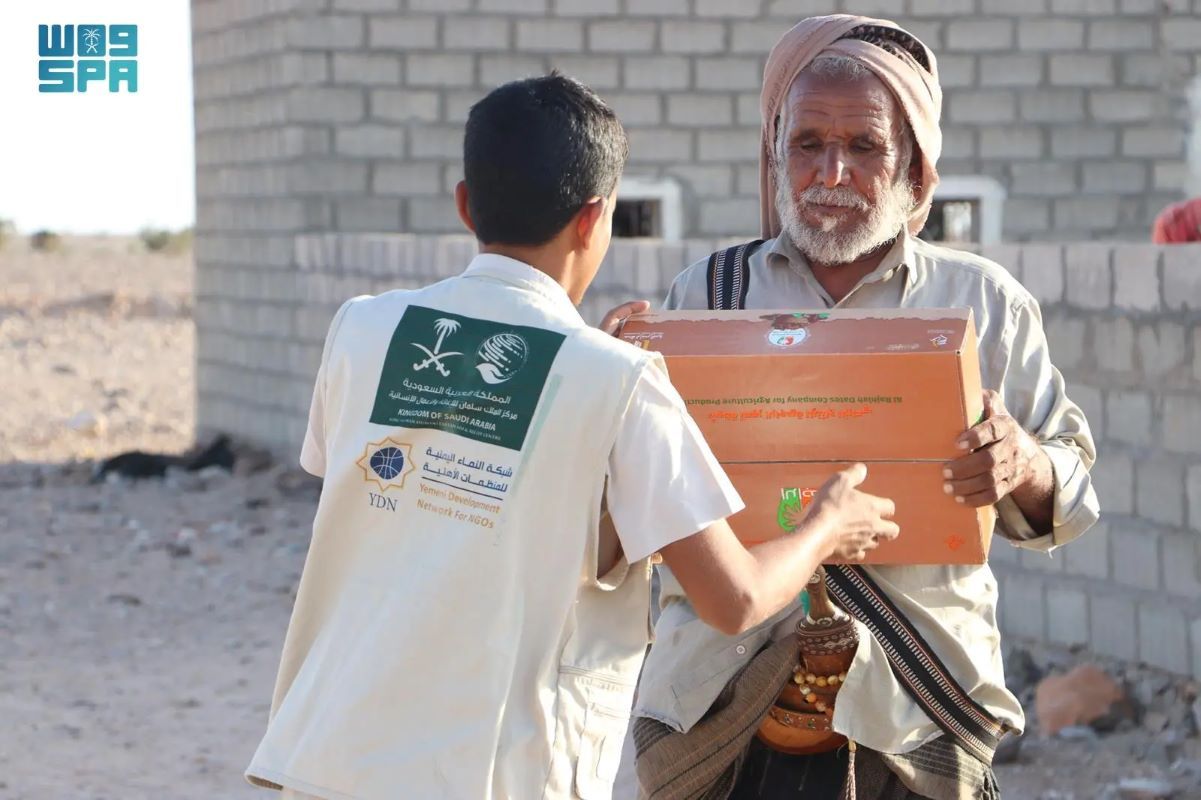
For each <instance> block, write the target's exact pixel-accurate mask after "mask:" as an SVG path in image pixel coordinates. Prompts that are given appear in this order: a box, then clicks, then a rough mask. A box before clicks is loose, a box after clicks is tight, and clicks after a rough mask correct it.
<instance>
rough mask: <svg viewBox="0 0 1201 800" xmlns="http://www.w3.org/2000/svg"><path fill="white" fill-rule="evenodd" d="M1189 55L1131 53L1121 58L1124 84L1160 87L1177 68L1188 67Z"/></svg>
mask: <svg viewBox="0 0 1201 800" xmlns="http://www.w3.org/2000/svg"><path fill="white" fill-rule="evenodd" d="M1187 61H1188V59H1187V57H1182V56H1172V55H1171V54H1165V55H1162V56H1161V55H1159V54H1149V53H1131V54H1129V55H1123V56H1121V57H1120V58H1119V65H1120V66H1119V72H1120V73H1121V79H1122V85H1123V86H1140V87H1144V88H1148V89H1158V88H1159V87H1160V86H1162V85H1163V83H1164V82H1165V81H1166V80H1168V79H1169V78H1170V76H1171V75H1173V74H1180V73H1178V72H1177V70H1179V69H1181V68H1182V67H1183V68H1184V69H1187V68H1188V67H1187V65H1186V62H1187Z"/></svg>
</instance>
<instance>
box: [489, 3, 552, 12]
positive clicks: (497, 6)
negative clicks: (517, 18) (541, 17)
mask: <svg viewBox="0 0 1201 800" xmlns="http://www.w3.org/2000/svg"><path fill="white" fill-rule="evenodd" d="M480 11H487V12H492V11H495V12H499V13H503V14H545V13H546V11H547V0H480Z"/></svg>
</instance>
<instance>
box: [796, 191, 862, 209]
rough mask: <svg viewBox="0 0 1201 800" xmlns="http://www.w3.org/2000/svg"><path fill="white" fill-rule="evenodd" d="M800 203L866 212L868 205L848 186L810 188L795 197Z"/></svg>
mask: <svg viewBox="0 0 1201 800" xmlns="http://www.w3.org/2000/svg"><path fill="white" fill-rule="evenodd" d="M797 200H799V201H800V202H801V203H804V204H808V205H820V206H838V207H841V208H854V209H858V210H859V211H867V209H868V203H867V200H866V199H864V197H863V195H861V194H859V193H858V192H856V191H855V190H854V189H852V188H851V187H849V186H836V187H834V188H833V189H831V188H829V187H826V186H810V187H809V188H808V189H806V190H805V191H803V192H801V193H800V195H799V196H798V197H797Z"/></svg>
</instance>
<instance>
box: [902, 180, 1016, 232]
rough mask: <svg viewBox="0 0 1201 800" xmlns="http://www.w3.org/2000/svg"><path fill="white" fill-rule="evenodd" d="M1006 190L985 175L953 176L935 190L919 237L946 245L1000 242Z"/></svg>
mask: <svg viewBox="0 0 1201 800" xmlns="http://www.w3.org/2000/svg"><path fill="white" fill-rule="evenodd" d="M1004 209H1005V188H1004V187H1003V186H1001V184H1000V183H999V182H998V181H997V180H995V179H994V178H989V177H986V176H984V175H952V176H950V177H946V178H943V179H942V180H941V181H940V182H939V184H938V188H937V189H935V191H934V202H933V203H932V204H931V205H930V218H929V219H928V220H926V227H925V228H923V229H922V232H921V233H920V234H919V236H920V237H921V238H923V239H925V240H926V241H928V242H942V243H945V244H995V243H997V242H999V241H1001V223H1002V215H1003V213H1004Z"/></svg>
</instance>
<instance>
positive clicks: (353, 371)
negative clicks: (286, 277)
mask: <svg viewBox="0 0 1201 800" xmlns="http://www.w3.org/2000/svg"><path fill="white" fill-rule="evenodd" d="M340 317H341V319H340V320H338V321H336V322H335V325H334V326H332V327H331V337H332V338H331V340H330V341H328V342H327V346H326V358H325V359H324V361H323V366H322V370H323V375H324V387H325V390H324V411H323V413H324V417H323V420H322V421H323V426H324V432H325V460H326V468H325V476H324V478H325V482H324V485H323V488H322V493H321V500H320V503H319V505H318V508H317V515H316V519H315V520H314V523H313V539H312V544H311V546H310V549H309V556H308V560H307V562H306V564H305V570H304V574H303V577H302V578H301V582H300V588H299V593H298V595H297V599H296V606H295V609H294V612H293V616H292V621H291V624H290V626H289V629H288V634H287V639H286V642H285V645H284V653H283V658H282V663H281V665H280V671H279V676H278V679H277V684H276V691H275V697H274V701H273V703H272V714H271V722H270V725H269V727H268V730H267V733H266V735H265V737H264V739H263V741H262V743H261V744H260V746H259V748H258V751H257V752H256V753H255V756H254V759H253V762H252V764H251V766H250V767H249V768H248V770H247V777H248V778H249V779H251V781H252V782H255V783H261V784H267V785H270V784H279V785H285V786H289V787H291V788H294V789H298V790H300V791H304V792H308V793H311V794H315V795H318V796H321V797H328V798H362V799H363V800H394V798H422V799H423V800H425V799H426V798H464V800H485V799H486V798H495V799H497V800H500V798H512V799H513V800H527V799H528V798H539V797H542V798H574V797H580V798H583V799H584V800H595V799H596V798H606V799H607V798H609V797H610V794H611V791H612V782H613V778H614V776H615V774H616V772H617V766H618V761H619V756H620V751H621V746H622V740H623V737H624V733H625V729H626V726H627V723H628V719H629V709H630V706H631V703H632V698H633V692H634V685H635V682H636V680H637V676H638V671H639V669H640V667H641V664H642V658H643V654H644V653H645V648H646V644H647V641H648V638H649V631H648V620H647V617H648V608H649V597H650V567H649V564H648V563H647V562H646V561H645V560H644V561H641V562H639V563H637V564H635V565H633V566H632V567H627V565H626V564H625V562H624V561H623V562H622V564H620V565H619V566H618V568H616V569H615V570H613V571H612V572H611V573H610V574H609V575H607V576H605V579H604V580H602V581H598V580H597V579H596V577H595V576H596V559H597V555H596V554H597V526H598V516H599V508H600V504H601V496H602V492H603V490H604V485H605V476H606V469H607V459H608V456H609V452H610V450H611V449H612V446H613V442H614V438H615V436H616V431H617V425H618V421H619V419H620V417H621V414H622V412H623V410H624V409H625V407H626V404H627V402H628V400H629V397H630V392H631V390H632V388H633V385H634V381H635V378H636V375H637V374H638V371H639V370H640V368H641V367H642V365H643V364H644V361H645V359H647V358H651V357H652V356H650V354H648V353H645V352H643V351H640V350H638V349H637V348H634V347H631V346H629V345H627V344H624V343H622V342H618V341H616V340H614V339H612V338H611V337H608V336H606V335H604V334H602V333H601V332H599V331H597V330H594V329H590V328H588V327H587V326H586V325H585V324H584V322H583V320H582V319H581V318H580V316H579V314H578V312H577V311H576V310H575V309H574V307H573V306H572V305H571V303H570V301H569V300H568V298H567V295H566V293H565V292H564V291H563V290H562V289H561V288H560V287H559V286H558V285H557V284H555V283H554V282H553V281H551V279H550V278H549V277H547V276H545V275H543V274H542V273H538V272H536V271H534V270H533V269H532V268H530V267H527V266H525V265H523V264H519V263H518V262H513V261H511V260H509V259H505V258H502V257H499V256H492V255H481V256H478V257H477V258H476V259H475V260H474V261H473V262H472V265H471V267H470V268H469V269H468V270H467V271H466V272H465V273H464V274H463V275H462V276H460V277H458V278H452V279H450V280H447V281H443V282H442V283H438V284H435V285H434V286H430V287H427V288H425V289H422V290H419V291H411V292H410V291H394V292H388V293H386V294H383V295H380V296H378V297H366V298H357V299H356V300H354V301H351V302H350V303H348V304H347V305H346V306H344V310H343V312H342V313H341V314H340ZM443 373H445V374H443ZM321 387H322V383H321V381H320V380H319V382H318V391H319V392H320V391H321ZM431 426H436V427H431ZM439 428H441V429H439Z"/></svg>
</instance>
